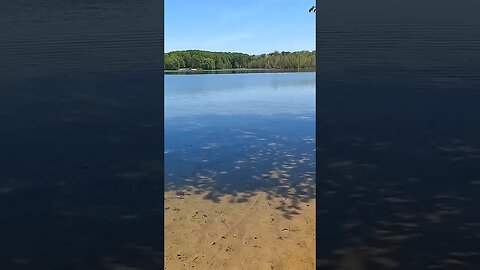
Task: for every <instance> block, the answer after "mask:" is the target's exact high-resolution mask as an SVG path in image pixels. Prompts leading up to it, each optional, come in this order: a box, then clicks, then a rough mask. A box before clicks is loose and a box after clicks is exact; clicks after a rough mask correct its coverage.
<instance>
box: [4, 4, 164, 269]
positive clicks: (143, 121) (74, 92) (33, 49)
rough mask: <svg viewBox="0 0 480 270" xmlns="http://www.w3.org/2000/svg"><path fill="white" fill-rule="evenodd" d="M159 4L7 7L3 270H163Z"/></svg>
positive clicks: (5, 17) (160, 30)
mask: <svg viewBox="0 0 480 270" xmlns="http://www.w3.org/2000/svg"><path fill="white" fill-rule="evenodd" d="M162 8H163V3H162V2H161V1H153V0H145V1H133V2H132V1H80V2H79V1H74V0H66V1H57V0H52V1H34V0H20V1H1V2H0V24H1V25H2V27H1V28H0V123H1V125H0V161H1V162H0V215H1V218H0V269H5V270H10V269H52V270H53V269H54V270H60V269H74V270H76V269H118V268H121V267H124V268H126V267H130V268H137V269H161V268H162V266H163V253H162V250H163V237H162V235H163V228H162V224H163V216H162V211H163V196H162V191H163V187H162V186H163V182H162V175H163V173H162V153H163V139H162V136H163V135H162V134H163V125H162V115H163V108H162V107H163V106H162V100H163V93H162V84H163V79H162V76H163V74H162V70H161V64H160V63H161V57H162V55H161V53H159V52H161V51H162V41H163V40H162V23H163V19H162V16H161V14H162Z"/></svg>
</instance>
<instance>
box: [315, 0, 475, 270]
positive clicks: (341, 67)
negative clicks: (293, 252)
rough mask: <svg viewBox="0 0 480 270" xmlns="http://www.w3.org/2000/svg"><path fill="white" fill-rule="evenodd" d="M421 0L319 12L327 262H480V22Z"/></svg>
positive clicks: (390, 265) (321, 208) (321, 201)
mask: <svg viewBox="0 0 480 270" xmlns="http://www.w3.org/2000/svg"><path fill="white" fill-rule="evenodd" d="M343 2H348V1H343ZM372 2H373V1H372ZM393 2H395V1H393ZM393 2H392V3H391V5H392V6H395V5H394V3H393ZM420 2H422V3H423V1H419V2H418V4H417V3H416V4H413V5H409V7H410V8H411V9H412V11H411V12H410V11H409V12H405V13H403V14H402V13H400V14H398V13H396V12H393V10H397V12H398V9H397V8H391V7H389V6H390V4H381V5H379V6H375V7H372V8H370V7H366V6H364V7H363V13H361V14H359V15H358V16H355V15H352V16H351V17H350V18H348V19H347V18H346V17H342V18H336V19H334V18H331V17H330V18H326V19H324V20H323V19H320V21H322V20H323V21H322V22H323V23H324V27H323V28H320V29H319V31H318V42H319V44H321V46H320V47H319V50H318V51H317V53H318V57H319V60H318V61H317V62H318V63H323V65H322V64H321V65H320V66H321V72H319V73H318V76H319V77H318V89H319V92H318V104H317V111H318V116H319V119H318V122H317V125H318V126H317V134H318V137H317V139H318V141H317V147H318V149H317V151H318V159H317V160H318V163H317V164H318V165H317V166H318V167H317V169H318V182H317V184H318V185H317V192H318V200H317V202H318V207H317V224H319V225H318V227H317V239H319V243H318V245H317V266H318V267H320V269H478V267H479V266H480V253H479V252H478V243H479V241H480V214H479V213H480V212H479V211H478V210H477V209H478V208H479V207H480V200H479V199H478V198H479V196H478V195H479V192H480V186H479V181H478V180H479V173H478V168H479V167H480V142H479V140H478V138H480V122H479V121H478V119H479V117H480V109H478V103H479V101H480V92H479V89H480V88H479V87H480V77H479V76H480V70H479V67H480V65H479V63H480V58H479V54H478V50H479V48H480V35H479V31H478V29H480V24H478V22H475V21H472V20H469V21H462V20H459V21H451V20H450V21H449V20H442V21H440V20H439V21H437V22H426V21H427V20H431V18H430V17H429V18H427V17H422V18H420V17H418V16H416V15H412V14H418V13H417V12H420V13H425V15H426V13H427V12H421V11H420V7H426V5H427V4H426V3H428V2H430V3H431V6H429V9H432V8H437V6H436V4H437V3H436V2H435V3H432V2H433V1H424V2H425V3H423V4H422V3H420ZM440 2H441V1H440ZM443 2H444V4H445V2H446V1H443ZM459 2H462V1H459ZM464 2H467V1H464ZM344 4H345V3H344ZM365 4H367V3H365ZM424 5H425V6H424ZM450 5H451V6H454V5H456V4H455V3H453V2H451V4H450ZM401 6H404V8H405V6H406V5H398V7H401ZM460 6H462V5H460ZM344 7H345V6H343V7H342V9H340V8H339V7H338V6H335V4H332V5H330V7H329V5H325V8H326V10H325V9H324V13H325V14H330V13H331V12H333V13H335V12H334V10H335V11H338V13H335V14H337V15H339V13H343V12H347V11H340V10H345V9H344ZM329 8H331V9H332V10H329ZM390 8H391V9H390ZM347 9H348V8H347ZM442 9H443V8H442ZM320 10H322V9H320ZM348 10H350V9H348ZM426 10H427V9H426ZM453 10H455V11H458V7H456V8H453V7H452V12H453ZM368 12H372V13H375V14H376V15H379V16H383V17H382V18H384V20H383V21H382V20H381V19H378V18H377V17H375V16H372V17H370V18H366V15H365V13H368ZM382 12H383V13H382ZM388 12H391V13H388ZM393 13H395V14H393ZM407 13H408V16H407ZM432 13H433V11H432ZM428 14H430V13H428ZM451 14H458V13H451ZM451 14H450V15H451ZM386 15H389V16H390V15H391V17H392V18H385V17H388V16H386ZM443 15H445V14H443ZM443 15H442V16H443ZM362 16H363V17H362ZM402 16H405V17H403V18H402ZM327 17H328V15H327ZM406 17H408V19H406ZM330 19H331V20H332V22H330V21H329V20H330ZM450 19H451V18H450ZM459 19H460V18H459ZM470 19H471V18H470ZM422 20H423V21H422ZM333 21H336V23H335V24H333ZM380 21H382V22H380Z"/></svg>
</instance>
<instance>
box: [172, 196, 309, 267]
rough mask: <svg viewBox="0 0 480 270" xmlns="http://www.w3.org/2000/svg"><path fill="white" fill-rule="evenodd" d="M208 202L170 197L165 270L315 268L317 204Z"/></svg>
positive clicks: (257, 198)
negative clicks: (286, 211)
mask: <svg viewBox="0 0 480 270" xmlns="http://www.w3.org/2000/svg"><path fill="white" fill-rule="evenodd" d="M204 196H205V194H201V195H197V194H196V193H195V190H192V189H189V190H183V191H180V192H178V191H177V192H175V191H169V192H166V193H165V258H164V259H165V269H262V270H263V269H268V270H271V269H276V270H280V269H298V270H303V269H306V270H307V269H314V268H315V200H314V199H312V200H310V201H308V202H298V201H293V199H292V198H278V197H277V198H271V197H269V196H268V195H267V194H266V193H263V192H257V193H255V194H248V199H245V200H242V199H241V198H240V199H239V197H241V194H237V196H231V195H225V196H223V197H221V198H220V199H219V200H218V201H212V200H208V199H205V198H204ZM285 209H288V211H289V212H288V213H290V214H288V215H286V214H285Z"/></svg>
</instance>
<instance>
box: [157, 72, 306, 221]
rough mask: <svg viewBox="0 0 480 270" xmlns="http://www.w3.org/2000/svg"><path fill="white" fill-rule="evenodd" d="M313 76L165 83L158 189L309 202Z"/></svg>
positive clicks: (192, 78) (169, 79)
mask: <svg viewBox="0 0 480 270" xmlns="http://www.w3.org/2000/svg"><path fill="white" fill-rule="evenodd" d="M314 86H315V76H314V73H262V74H228V75H226V74H221V75H220V74H215V75H210V74H208V75H207V74H203V75H175V76H166V78H165V176H166V178H165V189H166V191H169V190H185V189H188V188H195V189H196V192H197V193H199V194H202V195H203V196H204V198H205V199H209V200H213V201H218V200H219V198H220V197H222V196H224V195H234V196H237V195H239V194H242V195H241V196H240V195H239V197H237V199H235V200H232V201H231V203H241V202H243V201H246V200H248V197H250V196H253V195H255V193H256V192H260V191H261V192H266V193H268V196H269V197H272V198H273V197H291V198H293V200H292V205H291V206H290V207H287V206H285V207H284V208H282V209H280V210H282V212H283V214H284V216H285V217H287V218H291V215H293V214H295V213H296V211H295V209H294V208H295V207H296V204H297V202H298V201H308V200H310V199H313V198H314V197H315V183H314V182H315V175H314V172H315V158H314V154H315V152H314V150H315V120H314V113H315V104H314V100H315V92H314V89H315V87H314Z"/></svg>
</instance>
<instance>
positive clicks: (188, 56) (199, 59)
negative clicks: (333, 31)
mask: <svg viewBox="0 0 480 270" xmlns="http://www.w3.org/2000/svg"><path fill="white" fill-rule="evenodd" d="M164 60H165V70H178V69H182V68H195V69H204V70H215V69H233V68H261V69H315V64H316V63H315V51H298V52H277V51H275V52H273V53H269V54H261V55H249V54H244V53H234V52H209V51H201V50H186V51H173V52H169V53H166V54H165V58H164Z"/></svg>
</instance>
